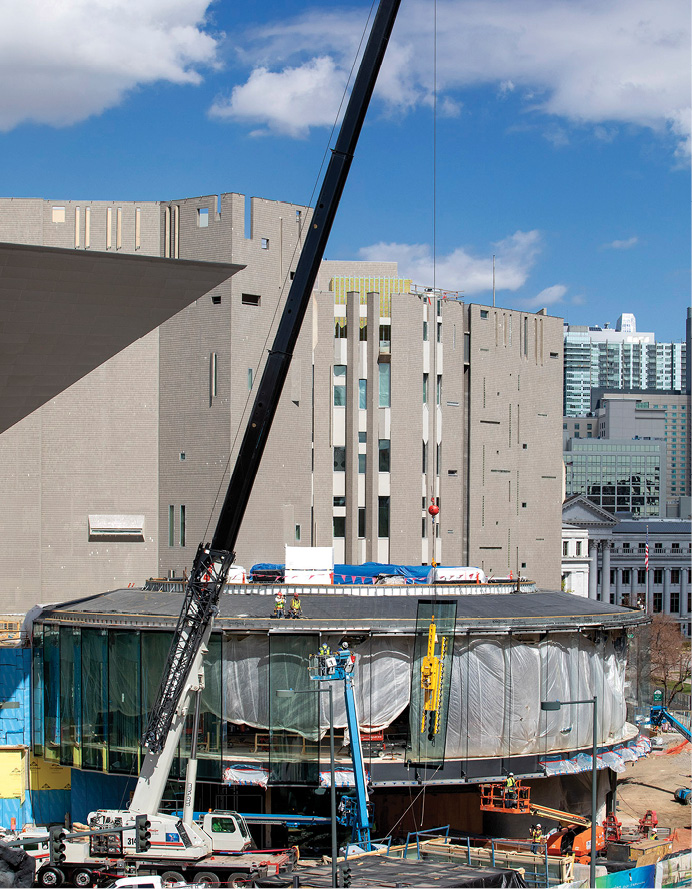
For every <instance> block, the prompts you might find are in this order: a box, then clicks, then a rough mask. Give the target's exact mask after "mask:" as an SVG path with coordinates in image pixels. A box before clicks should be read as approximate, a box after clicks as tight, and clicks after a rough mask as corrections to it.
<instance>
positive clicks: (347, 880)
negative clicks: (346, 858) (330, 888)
mask: <svg viewBox="0 0 692 889" xmlns="http://www.w3.org/2000/svg"><path fill="white" fill-rule="evenodd" d="M341 873H342V876H343V884H344V886H345V887H347V889H348V887H349V886H350V885H351V868H350V867H349V865H348V864H347V865H346V866H345V867H344V869H343V871H342V872H341Z"/></svg>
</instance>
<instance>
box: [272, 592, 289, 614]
mask: <svg viewBox="0 0 692 889" xmlns="http://www.w3.org/2000/svg"><path fill="white" fill-rule="evenodd" d="M285 614H286V594H285V593H284V591H283V590H279V591H278V593H277V594H276V596H274V614H272V617H284V616H285Z"/></svg>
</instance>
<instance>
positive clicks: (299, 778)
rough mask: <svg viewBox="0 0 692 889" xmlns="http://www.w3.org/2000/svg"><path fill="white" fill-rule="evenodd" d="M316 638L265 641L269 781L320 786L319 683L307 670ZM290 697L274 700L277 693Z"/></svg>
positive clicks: (280, 636)
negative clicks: (267, 647) (267, 643)
mask: <svg viewBox="0 0 692 889" xmlns="http://www.w3.org/2000/svg"><path fill="white" fill-rule="evenodd" d="M318 648H319V636H317V635H314V636H307V635H305V636H295V635H292V634H283V633H281V634H279V633H277V634H273V635H270V637H269V726H270V728H269V768H270V777H269V780H270V781H272V782H276V783H281V784H317V783H318V780H319V774H318V773H319V749H320V748H319V738H320V724H319V723H320V718H319V712H320V711H319V690H318V686H319V684H320V683H319V682H317V681H313V680H311V679H310V677H309V674H308V664H309V659H310V656H311V655H314V654H316V653H317V649H318ZM279 691H281V692H292V693H291V694H288V695H278V694H277V692H279Z"/></svg>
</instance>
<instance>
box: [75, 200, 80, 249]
mask: <svg viewBox="0 0 692 889" xmlns="http://www.w3.org/2000/svg"><path fill="white" fill-rule="evenodd" d="M79 222H80V220H79V207H75V208H74V245H75V247H79Z"/></svg>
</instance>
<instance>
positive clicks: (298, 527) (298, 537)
mask: <svg viewBox="0 0 692 889" xmlns="http://www.w3.org/2000/svg"><path fill="white" fill-rule="evenodd" d="M296 542H297V543H300V525H296Z"/></svg>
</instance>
